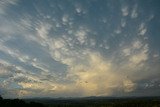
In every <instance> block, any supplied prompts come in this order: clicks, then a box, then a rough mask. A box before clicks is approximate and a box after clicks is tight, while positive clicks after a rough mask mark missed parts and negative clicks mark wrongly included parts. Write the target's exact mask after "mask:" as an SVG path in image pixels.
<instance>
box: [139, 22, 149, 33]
mask: <svg viewBox="0 0 160 107" xmlns="http://www.w3.org/2000/svg"><path fill="white" fill-rule="evenodd" d="M138 30H139V33H138V34H139V35H142V36H143V35H145V33H146V32H147V28H146V25H145V23H141V24H140V26H139V28H138Z"/></svg>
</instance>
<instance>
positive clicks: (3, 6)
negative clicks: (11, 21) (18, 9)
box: [0, 0, 18, 15]
mask: <svg viewBox="0 0 160 107" xmlns="http://www.w3.org/2000/svg"><path fill="white" fill-rule="evenodd" d="M17 3H18V0H12V1H11V0H1V1H0V14H2V15H3V14H6V11H7V9H8V8H9V7H10V6H11V5H16V4H17Z"/></svg>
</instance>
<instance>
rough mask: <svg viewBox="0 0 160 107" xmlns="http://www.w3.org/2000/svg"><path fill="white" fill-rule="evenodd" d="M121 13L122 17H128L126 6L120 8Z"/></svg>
mask: <svg viewBox="0 0 160 107" xmlns="http://www.w3.org/2000/svg"><path fill="white" fill-rule="evenodd" d="M121 12H122V15H123V16H128V14H129V10H128V6H122V8H121Z"/></svg>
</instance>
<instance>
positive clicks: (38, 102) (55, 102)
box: [0, 97, 160, 107]
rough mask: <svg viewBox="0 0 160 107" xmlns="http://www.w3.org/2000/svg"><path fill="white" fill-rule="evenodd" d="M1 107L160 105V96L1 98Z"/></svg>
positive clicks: (127, 106)
mask: <svg viewBox="0 0 160 107" xmlns="http://www.w3.org/2000/svg"><path fill="white" fill-rule="evenodd" d="M0 107H160V97H141V98H140V97H139V98H136V97H134V98H133V97H132V98H108V97H87V98H74V99H73V98H67V99H64V98H58V99H51V98H46V99H44V98H43V99H37V98H36V99H24V100H19V99H12V100H11V99H2V98H1V99H0Z"/></svg>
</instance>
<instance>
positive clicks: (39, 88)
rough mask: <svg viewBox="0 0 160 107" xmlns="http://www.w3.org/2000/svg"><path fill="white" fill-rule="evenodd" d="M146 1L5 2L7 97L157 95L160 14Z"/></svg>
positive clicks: (0, 80) (2, 53)
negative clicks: (157, 33) (149, 6)
mask: <svg viewBox="0 0 160 107" xmlns="http://www.w3.org/2000/svg"><path fill="white" fill-rule="evenodd" d="M26 3H27V4H26ZM142 3H144V4H146V5H147V4H148V3H149V2H148V0H147V1H145V0H144V1H143V0H142V1H134V2H133V3H132V1H125V0H124V1H118V2H117V1H111V0H108V1H98V0H94V1H88V2H87V1H73V0H65V1H63V2H62V1H59V0H57V1H56V2H53V1H43V0H40V1H38V2H36V1H35V0H33V1H23V0H22V1H20V0H14V1H12V2H11V1H8V0H6V1H3V0H2V1H0V23H1V25H0V94H2V95H3V96H4V97H35V96H36V97H37V96H38V97H70V96H71V97H77V96H78V97H84V96H119V95H147V94H146V93H148V91H149V92H151V94H150V95H158V92H159V91H157V90H158V89H159V88H160V84H159V81H160V80H159V79H158V78H159V75H160V73H159V62H160V56H159V53H160V50H159V49H158V47H157V44H159V43H158V42H156V41H155V43H153V40H155V39H156V38H158V37H157V35H156V34H155V35H153V34H154V32H159V31H157V30H156V29H154V28H152V26H153V25H154V24H155V23H154V21H157V19H158V18H159V17H160V16H159V15H157V12H158V10H157V9H156V8H148V9H146V7H145V5H143V6H141V4H142ZM102 4H103V5H102ZM132 4H134V5H132ZM157 4H158V3H156V1H153V3H152V5H151V6H153V7H156V6H157ZM159 4H160V3H159ZM115 5H117V6H115ZM22 8H23V9H22ZM106 11H107V12H106ZM140 11H143V13H140ZM20 14H21V15H20ZM157 26H160V23H157ZM150 35H153V36H152V37H151V36H150ZM158 39H159V38H158ZM153 87H155V88H153ZM154 89H156V90H155V91H154ZM141 90H143V92H142V91H141ZM137 93H138V94H137Z"/></svg>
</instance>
